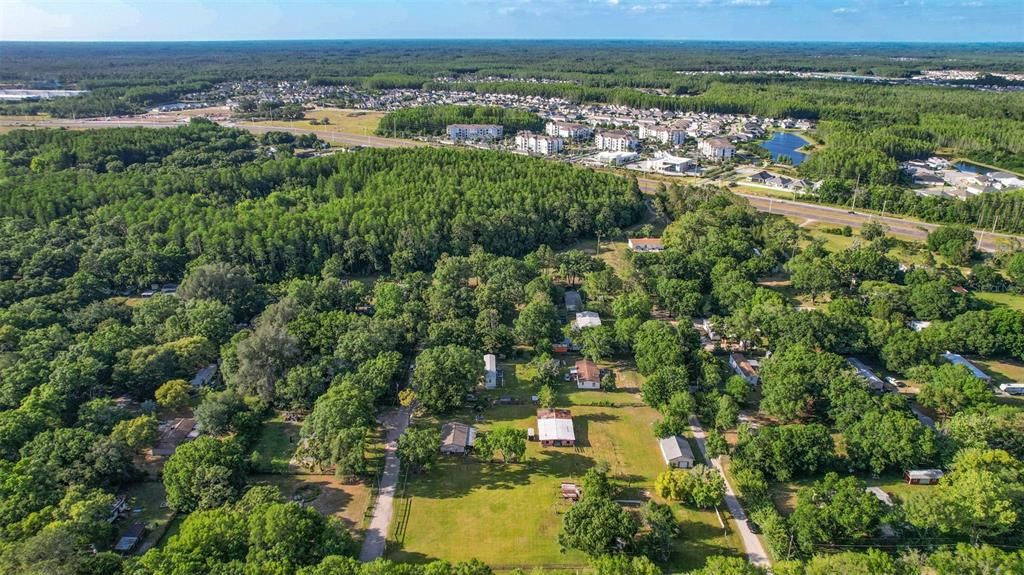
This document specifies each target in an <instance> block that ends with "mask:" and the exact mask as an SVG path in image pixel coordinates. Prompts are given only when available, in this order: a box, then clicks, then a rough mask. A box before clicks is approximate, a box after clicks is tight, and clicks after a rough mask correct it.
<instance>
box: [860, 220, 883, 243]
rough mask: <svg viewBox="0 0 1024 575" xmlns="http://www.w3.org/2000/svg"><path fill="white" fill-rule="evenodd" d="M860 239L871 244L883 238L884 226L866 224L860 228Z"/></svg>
mask: <svg viewBox="0 0 1024 575" xmlns="http://www.w3.org/2000/svg"><path fill="white" fill-rule="evenodd" d="M860 237H862V238H864V239H865V240H867V241H869V242H871V241H874V240H876V239H878V238H884V237H885V226H883V225H882V224H880V223H878V222H867V223H865V224H864V225H863V226H861V227H860Z"/></svg>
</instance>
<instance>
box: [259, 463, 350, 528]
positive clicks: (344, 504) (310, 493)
mask: <svg viewBox="0 0 1024 575" xmlns="http://www.w3.org/2000/svg"><path fill="white" fill-rule="evenodd" d="M249 483H250V484H251V485H274V486H276V487H278V488H279V489H280V490H281V494H282V495H283V496H284V498H285V499H286V500H289V501H292V500H296V501H297V500H302V501H303V502H305V503H306V504H309V505H312V506H313V508H314V509H316V510H317V511H319V512H320V514H321V515H325V516H333V517H337V518H339V519H341V520H342V521H344V522H345V525H347V526H348V527H349V528H350V529H354V530H355V531H356V533H355V534H356V535H357V536H358V535H359V534H360V532H361V529H362V527H363V518H364V517H365V515H366V511H367V508H368V507H369V505H370V488H369V487H368V486H366V485H365V484H363V483H362V482H355V483H344V482H342V481H340V480H339V479H338V478H337V477H335V476H333V475H312V474H308V475H306V474H303V475H254V476H252V477H250V478H249Z"/></svg>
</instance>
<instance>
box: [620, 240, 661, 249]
mask: <svg viewBox="0 0 1024 575" xmlns="http://www.w3.org/2000/svg"><path fill="white" fill-rule="evenodd" d="M627 243H628V244H629V249H631V250H633V251H634V252H660V251H663V250H664V249H665V246H664V244H662V243H661V238H629V240H627Z"/></svg>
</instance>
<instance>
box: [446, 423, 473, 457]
mask: <svg viewBox="0 0 1024 575" xmlns="http://www.w3.org/2000/svg"><path fill="white" fill-rule="evenodd" d="M474 443H476V428H475V427H473V426H471V425H466V424H465V423H458V422H456V421H449V422H448V423H446V424H444V425H442V426H441V453H443V454H445V455H463V454H465V453H466V451H467V450H469V449H471V448H472V447H473V444H474Z"/></svg>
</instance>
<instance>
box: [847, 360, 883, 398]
mask: <svg viewBox="0 0 1024 575" xmlns="http://www.w3.org/2000/svg"><path fill="white" fill-rule="evenodd" d="M846 363H848V364H850V365H852V366H853V368H854V369H855V370H857V375H858V376H860V378H861V379H862V380H864V382H865V383H867V384H868V388H869V389H871V391H885V382H884V381H882V378H880V377H878V376H877V375H875V372H874V371H871V368H870V367H868V366H867V364H865V363H864V362H863V361H861V360H859V359H857V358H855V357H848V358H846Z"/></svg>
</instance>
